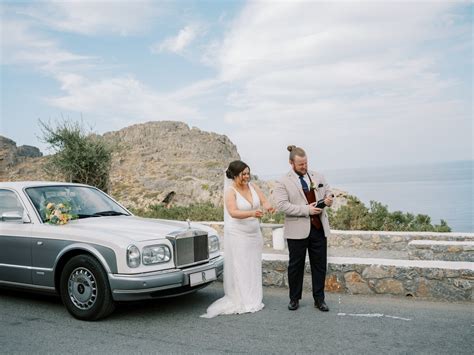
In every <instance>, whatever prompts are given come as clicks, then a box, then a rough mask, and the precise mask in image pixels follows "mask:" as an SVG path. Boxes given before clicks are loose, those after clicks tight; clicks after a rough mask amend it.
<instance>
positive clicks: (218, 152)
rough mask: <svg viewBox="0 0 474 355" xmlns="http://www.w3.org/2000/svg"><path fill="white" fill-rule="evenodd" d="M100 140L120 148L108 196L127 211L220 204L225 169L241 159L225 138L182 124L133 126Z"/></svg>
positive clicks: (170, 122)
mask: <svg viewBox="0 0 474 355" xmlns="http://www.w3.org/2000/svg"><path fill="white" fill-rule="evenodd" d="M104 138H105V139H106V140H107V141H109V142H110V143H112V144H114V145H117V146H118V147H119V148H118V151H117V152H116V153H115V154H114V159H113V164H112V171H111V182H112V185H111V186H112V188H111V194H112V195H113V196H114V197H116V198H117V199H118V200H119V201H121V202H122V203H124V204H125V205H127V206H134V207H146V206H147V205H149V204H150V203H153V204H154V203H164V204H178V205H188V204H190V203H197V202H211V203H213V204H220V203H221V201H222V189H223V181H224V180H223V172H224V169H225V168H226V167H227V165H228V164H229V162H230V161H232V160H236V159H239V158H240V156H239V154H238V152H237V147H236V146H235V145H234V144H233V143H232V142H231V141H230V140H229V138H227V136H225V135H220V134H217V133H211V132H205V131H201V130H200V129H198V128H195V127H193V128H190V127H189V126H188V125H187V124H185V123H182V122H174V121H161V122H148V123H144V124H137V125H133V126H130V127H126V128H124V129H121V130H119V131H115V132H109V133H106V134H104Z"/></svg>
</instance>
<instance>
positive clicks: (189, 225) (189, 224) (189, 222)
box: [186, 218, 191, 229]
mask: <svg viewBox="0 0 474 355" xmlns="http://www.w3.org/2000/svg"><path fill="white" fill-rule="evenodd" d="M186 222H188V229H191V220H190V219H189V218H188V219H187V220H186Z"/></svg>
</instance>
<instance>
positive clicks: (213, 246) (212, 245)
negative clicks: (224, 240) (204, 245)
mask: <svg viewBox="0 0 474 355" xmlns="http://www.w3.org/2000/svg"><path fill="white" fill-rule="evenodd" d="M216 251H219V237H218V236H217V235H210V236H209V254H210V253H215V252H216Z"/></svg>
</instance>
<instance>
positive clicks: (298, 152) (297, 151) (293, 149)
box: [286, 145, 306, 161]
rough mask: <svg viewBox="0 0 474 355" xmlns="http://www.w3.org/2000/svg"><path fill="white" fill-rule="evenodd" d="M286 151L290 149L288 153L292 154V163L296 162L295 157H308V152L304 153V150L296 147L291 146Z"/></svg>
mask: <svg viewBox="0 0 474 355" xmlns="http://www.w3.org/2000/svg"><path fill="white" fill-rule="evenodd" d="M286 149H288V151H289V152H290V160H291V161H294V160H295V156H299V157H302V158H303V157H305V156H306V152H305V151H304V149H303V148H300V147H297V146H296V145H289V146H288V147H287V148H286Z"/></svg>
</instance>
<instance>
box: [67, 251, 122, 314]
mask: <svg viewBox="0 0 474 355" xmlns="http://www.w3.org/2000/svg"><path fill="white" fill-rule="evenodd" d="M60 293H61V299H62V301H63V303H64V305H65V306H66V308H67V310H68V311H69V313H71V315H73V316H74V317H75V318H77V319H81V320H89V321H91V320H98V319H101V318H104V317H106V316H108V315H109V314H110V313H112V312H113V310H114V308H115V305H114V301H113V299H112V296H111V292H110V286H109V282H108V279H107V274H106V273H105V271H104V268H103V267H102V265H101V264H100V263H99V262H98V261H97V260H96V259H95V258H93V257H92V256H89V255H77V256H75V257H73V258H71V260H69V261H68V262H67V263H66V265H65V266H64V269H63V271H62V273H61V279H60Z"/></svg>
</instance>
